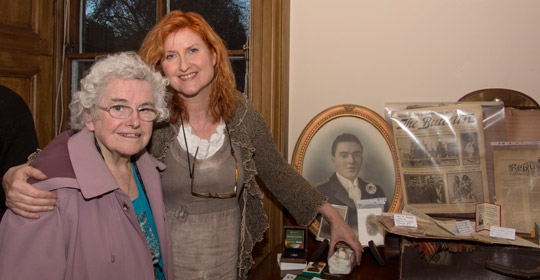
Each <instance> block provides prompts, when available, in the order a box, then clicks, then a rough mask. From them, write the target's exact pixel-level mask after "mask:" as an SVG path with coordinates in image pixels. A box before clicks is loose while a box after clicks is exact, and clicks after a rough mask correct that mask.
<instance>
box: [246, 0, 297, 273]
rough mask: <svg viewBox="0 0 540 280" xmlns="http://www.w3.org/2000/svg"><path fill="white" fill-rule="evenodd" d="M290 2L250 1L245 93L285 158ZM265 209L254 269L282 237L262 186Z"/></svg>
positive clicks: (275, 205) (275, 208)
mask: <svg viewBox="0 0 540 280" xmlns="http://www.w3.org/2000/svg"><path fill="white" fill-rule="evenodd" d="M289 9H290V1H289V0H252V1H251V30H250V48H249V60H250V63H249V66H250V67H249V69H250V72H249V87H248V89H249V90H248V94H249V97H250V98H251V101H252V102H253V104H254V105H255V107H256V108H257V109H258V110H259V111H260V112H261V114H262V115H263V117H264V119H265V120H266V122H267V124H268V126H269V127H270V130H271V132H272V135H273V136H274V141H275V142H276V145H277V146H278V149H279V151H280V152H281V153H282V155H283V156H284V157H285V158H286V156H287V141H286V139H287V123H288V118H287V116H288V109H287V108H288V107H287V104H288V96H289V95H288V88H289V87H288V73H289V72H288V70H287V69H288V67H289V61H288V59H289V57H288V53H289V47H288V46H289V35H288V26H289V14H290V11H289ZM263 192H264V194H265V198H264V208H265V209H264V210H265V211H266V214H267V215H268V222H269V224H270V228H269V229H268V230H267V231H266V233H265V236H264V240H263V241H262V242H260V243H258V244H257V245H256V247H255V249H254V251H253V257H254V258H255V265H254V267H256V266H257V265H258V264H259V263H260V262H261V261H262V260H263V259H264V258H266V257H275V256H270V254H272V252H273V249H274V248H275V247H276V246H280V244H281V238H282V225H283V213H282V209H281V208H282V206H281V204H280V203H279V202H278V201H277V199H276V198H275V197H274V196H273V195H272V194H271V193H270V192H269V191H268V190H267V189H266V188H264V185H263Z"/></svg>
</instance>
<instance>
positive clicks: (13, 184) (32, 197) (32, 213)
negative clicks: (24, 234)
mask: <svg viewBox="0 0 540 280" xmlns="http://www.w3.org/2000/svg"><path fill="white" fill-rule="evenodd" d="M30 177H32V178H35V179H38V180H44V179H47V176H46V175H45V174H43V172H41V171H40V170H38V169H36V168H33V167H31V166H29V165H28V164H22V165H18V166H14V167H12V168H10V169H8V171H7V172H6V174H4V177H3V178H2V187H3V188H4V192H5V194H6V206H7V207H8V208H9V209H11V211H13V213H15V214H17V215H19V216H22V217H25V218H30V219H38V218H39V214H37V212H44V211H52V210H53V209H54V207H55V205H56V193H54V192H50V191H44V190H39V189H37V188H35V187H33V186H32V185H30V184H29V183H27V182H26V180H27V179H28V178H30Z"/></svg>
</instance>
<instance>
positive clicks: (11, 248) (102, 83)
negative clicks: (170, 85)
mask: <svg viewBox="0 0 540 280" xmlns="http://www.w3.org/2000/svg"><path fill="white" fill-rule="evenodd" d="M166 85H167V80H166V79H164V78H163V77H162V76H161V75H160V74H159V73H158V72H155V71H153V70H152V69H151V68H149V67H148V66H147V65H146V64H145V63H144V62H143V61H142V60H141V59H140V57H138V56H137V55H136V54H135V53H120V54H116V55H111V56H108V57H107V58H104V59H102V60H99V61H98V62H96V63H95V64H94V65H93V66H92V68H91V69H90V72H89V74H88V75H86V77H85V78H84V79H82V80H81V88H82V89H81V91H78V92H76V93H74V94H73V97H72V102H71V104H70V110H71V117H70V126H71V130H68V131H66V132H64V133H62V134H61V135H59V136H58V137H56V138H55V139H54V140H53V141H51V143H50V144H49V145H48V146H47V147H46V148H45V149H44V150H43V151H42V152H41V153H40V155H39V156H38V157H37V158H36V159H35V160H34V161H33V162H32V166H34V167H36V168H38V169H40V170H41V171H42V172H43V173H45V174H46V175H47V179H46V180H42V181H34V182H33V185H34V186H35V187H37V188H39V189H42V190H48V191H54V192H55V193H56V195H57V198H58V199H57V204H56V207H55V208H54V211H51V212H43V213H40V215H41V218H40V219H38V220H29V219H25V218H22V217H20V216H17V215H15V214H14V213H13V212H11V211H8V212H6V214H5V216H4V219H3V221H2V223H1V224H0V248H2V249H1V251H0V279H152V278H155V279H173V276H172V258H171V250H170V246H171V245H170V235H169V233H168V227H167V225H166V221H165V212H164V205H163V198H162V192H161V182H160V177H159V172H158V170H163V169H164V165H163V164H162V163H161V162H159V161H157V160H156V159H154V158H153V157H152V156H150V155H149V154H148V153H147V152H146V151H145V147H146V145H147V144H148V141H149V140H150V137H151V135H152V125H153V121H155V120H164V119H166V118H168V109H167V108H166V101H165V94H166V91H165V87H166Z"/></svg>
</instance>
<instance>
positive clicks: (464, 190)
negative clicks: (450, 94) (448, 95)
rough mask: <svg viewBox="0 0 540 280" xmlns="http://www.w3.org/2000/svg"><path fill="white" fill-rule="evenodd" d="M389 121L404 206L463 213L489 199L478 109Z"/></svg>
mask: <svg viewBox="0 0 540 280" xmlns="http://www.w3.org/2000/svg"><path fill="white" fill-rule="evenodd" d="M390 120H391V123H392V129H393V131H394V139H395V143H396V149H397V151H398V163H399V168H400V171H401V176H402V187H403V189H404V196H403V198H404V203H405V205H411V206H412V205H414V207H416V208H418V209H419V210H421V211H423V212H425V213H430V214H458V213H459V214H461V213H474V210H475V209H474V205H475V203H477V202H485V201H488V200H489V192H488V184H487V172H486V164H485V159H484V156H485V149H484V134H483V125H482V107H481V106H480V105H477V104H457V105H448V106H438V107H426V108H418V109H409V110H396V111H393V112H391V114H390Z"/></svg>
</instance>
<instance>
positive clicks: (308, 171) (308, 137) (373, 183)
mask: <svg viewBox="0 0 540 280" xmlns="http://www.w3.org/2000/svg"><path fill="white" fill-rule="evenodd" d="M292 165H293V167H294V168H295V169H296V171H297V172H299V173H300V174H302V176H303V177H304V178H305V179H306V180H307V181H308V182H309V183H310V184H311V185H313V186H315V188H317V190H319V191H321V192H322V193H323V194H325V195H327V196H328V197H329V202H330V203H331V204H334V201H341V202H344V203H336V204H340V205H343V204H345V205H346V204H347V202H346V201H345V200H347V199H349V198H354V197H358V198H359V199H364V198H377V197H386V198H387V200H386V204H385V206H384V210H383V211H385V212H399V211H400V210H401V208H402V190H401V183H400V176H399V167H398V164H397V153H396V149H395V146H394V141H393V138H392V133H391V129H390V127H389V126H388V124H387V123H386V121H385V120H384V119H383V118H382V117H381V116H380V115H378V114H377V113H375V112H374V111H372V110H370V109H368V108H365V107H362V106H359V105H353V104H344V105H336V106H333V107H330V108H328V109H326V110H324V111H323V112H321V113H319V114H318V115H317V116H315V117H314V118H313V119H312V120H311V121H310V122H309V123H308V125H307V126H306V127H305V128H304V130H303V131H302V134H301V135H300V137H299V138H298V141H297V143H296V146H295V148H294V151H293V156H292ZM347 182H351V183H350V184H349V183H347ZM344 184H348V185H347V186H344ZM352 186H354V187H352ZM355 188H358V189H359V190H358V191H352V190H354V189H355ZM348 205H351V204H350V203H349V204H348ZM349 207H350V206H349ZM353 207H354V203H353ZM351 211H354V212H356V209H351V210H349V212H351ZM347 215H349V214H347ZM349 225H351V223H350V221H349ZM351 226H352V225H351ZM317 227H318V226H317Z"/></svg>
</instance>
